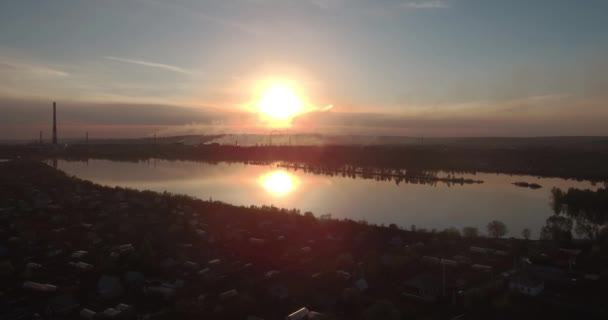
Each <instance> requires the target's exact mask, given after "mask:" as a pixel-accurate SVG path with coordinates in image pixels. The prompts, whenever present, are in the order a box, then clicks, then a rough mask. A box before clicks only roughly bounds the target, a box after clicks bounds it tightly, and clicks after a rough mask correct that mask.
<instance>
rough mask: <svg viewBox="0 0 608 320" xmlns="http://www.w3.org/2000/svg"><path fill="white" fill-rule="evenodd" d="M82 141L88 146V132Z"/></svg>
mask: <svg viewBox="0 0 608 320" xmlns="http://www.w3.org/2000/svg"><path fill="white" fill-rule="evenodd" d="M84 141H85V142H86V144H89V132H88V131H87V133H86V134H85V137H84Z"/></svg>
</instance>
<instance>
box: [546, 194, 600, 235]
mask: <svg viewBox="0 0 608 320" xmlns="http://www.w3.org/2000/svg"><path fill="white" fill-rule="evenodd" d="M551 207H552V209H553V211H554V213H555V215H554V216H551V217H549V218H548V219H547V223H546V225H545V227H543V229H542V231H541V238H543V239H552V240H557V241H570V240H571V239H572V230H574V231H575V232H576V234H577V235H578V236H579V237H581V238H588V239H592V240H602V239H603V240H606V241H608V229H607V228H606V226H607V225H608V188H599V189H597V190H596V191H593V190H589V189H585V190H581V189H575V188H570V189H568V190H567V191H563V190H561V189H559V188H553V189H552V190H551Z"/></svg>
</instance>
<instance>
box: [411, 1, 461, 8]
mask: <svg viewBox="0 0 608 320" xmlns="http://www.w3.org/2000/svg"><path fill="white" fill-rule="evenodd" d="M401 5H402V6H403V7H405V8H411V9H446V8H449V7H450V6H449V5H448V3H447V2H445V1H442V0H425V1H407V2H404V3H402V4H401Z"/></svg>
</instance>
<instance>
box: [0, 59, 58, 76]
mask: <svg viewBox="0 0 608 320" xmlns="http://www.w3.org/2000/svg"><path fill="white" fill-rule="evenodd" d="M2 69H5V70H7V71H13V72H20V73H28V74H30V75H35V76H51V77H65V76H68V73H67V72H64V71H61V70H58V69H53V68H49V67H45V66H40V65H33V64H27V63H21V62H13V61H8V60H4V59H2V58H0V70H2Z"/></svg>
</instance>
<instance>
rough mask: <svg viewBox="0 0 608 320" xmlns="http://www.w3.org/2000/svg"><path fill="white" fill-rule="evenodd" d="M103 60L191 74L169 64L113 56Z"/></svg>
mask: <svg viewBox="0 0 608 320" xmlns="http://www.w3.org/2000/svg"><path fill="white" fill-rule="evenodd" d="M104 59H106V60H112V61H118V62H122V63H130V64H136V65H140V66H145V67H151V68H157V69H163V70H167V71H172V72H177V73H183V74H192V72H191V71H189V70H186V69H183V68H181V67H178V66H173V65H170V64H163V63H157V62H150V61H144V60H134V59H127V58H119V57H113V56H106V57H104Z"/></svg>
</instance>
